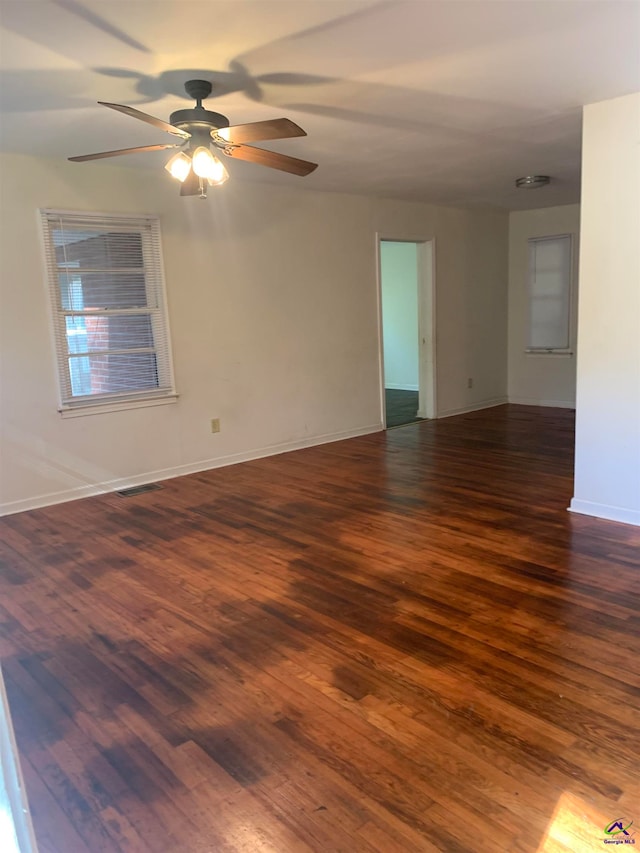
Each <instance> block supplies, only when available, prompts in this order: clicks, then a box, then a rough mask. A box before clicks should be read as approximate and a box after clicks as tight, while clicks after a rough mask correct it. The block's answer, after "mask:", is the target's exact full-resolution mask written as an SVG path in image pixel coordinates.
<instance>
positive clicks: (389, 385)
mask: <svg viewBox="0 0 640 853" xmlns="http://www.w3.org/2000/svg"><path fill="white" fill-rule="evenodd" d="M384 387H385V388H388V389H389V390H390V391H419V390H420V388H419V387H418V385H400V384H397V383H396V382H385V383H384Z"/></svg>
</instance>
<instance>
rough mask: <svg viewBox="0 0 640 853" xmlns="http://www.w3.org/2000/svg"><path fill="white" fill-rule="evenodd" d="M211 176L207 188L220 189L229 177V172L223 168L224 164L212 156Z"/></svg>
mask: <svg viewBox="0 0 640 853" xmlns="http://www.w3.org/2000/svg"><path fill="white" fill-rule="evenodd" d="M213 159H214V164H213V175H212V176H211V177H210V178H209V186H216V187H220V186H222V184H224V183H225V181H226V180H227V179H228V177H229V172H227V170H226V169H225V167H224V163H223V162H222V161H221V160H218V158H217V157H215V156H214V158H213Z"/></svg>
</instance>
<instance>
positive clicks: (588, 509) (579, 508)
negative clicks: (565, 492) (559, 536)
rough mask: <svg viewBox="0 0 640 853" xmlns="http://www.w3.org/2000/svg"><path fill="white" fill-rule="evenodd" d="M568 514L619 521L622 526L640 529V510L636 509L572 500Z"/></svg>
mask: <svg viewBox="0 0 640 853" xmlns="http://www.w3.org/2000/svg"><path fill="white" fill-rule="evenodd" d="M569 512H577V513H580V515H592V516H594V517H595V518H604V519H606V520H607V521H621V522H622V523H623V524H634V525H635V526H636V527H640V510H637V509H626V508H625V507H622V506H608V505H607V504H597V503H593V502H592V501H582V500H578V499H577V498H572V499H571V506H570V507H569Z"/></svg>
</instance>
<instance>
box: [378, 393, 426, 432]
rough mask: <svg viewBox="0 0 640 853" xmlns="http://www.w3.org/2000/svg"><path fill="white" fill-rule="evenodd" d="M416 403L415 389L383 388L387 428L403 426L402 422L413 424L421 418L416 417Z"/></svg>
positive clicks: (417, 401)
mask: <svg viewBox="0 0 640 853" xmlns="http://www.w3.org/2000/svg"><path fill="white" fill-rule="evenodd" d="M418 403H419V400H418V392H417V391H403V390H399V389H397V388H385V389H384V404H385V416H386V417H385V419H386V425H387V429H388V428H389V427H396V426H404V424H414V423H417V422H418V421H420V420H422V419H421V418H419V417H418Z"/></svg>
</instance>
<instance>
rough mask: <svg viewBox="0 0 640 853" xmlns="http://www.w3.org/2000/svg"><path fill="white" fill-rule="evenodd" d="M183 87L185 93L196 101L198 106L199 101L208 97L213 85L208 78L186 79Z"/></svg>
mask: <svg viewBox="0 0 640 853" xmlns="http://www.w3.org/2000/svg"><path fill="white" fill-rule="evenodd" d="M184 88H185V91H186V93H187V95H189V97H190V98H193V100H194V101H198V106H200V105H201V103H200V102H201V101H204V99H205V98H208V97H209V95H210V94H211V89H212V88H213V87H212V85H211V83H210V82H209V81H208V80H187V82H186V83H185V84H184Z"/></svg>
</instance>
